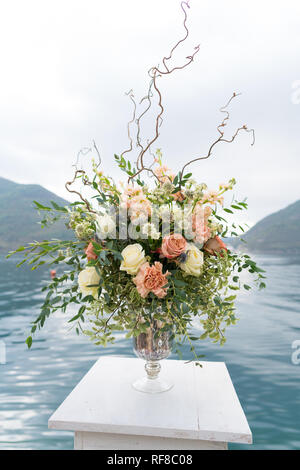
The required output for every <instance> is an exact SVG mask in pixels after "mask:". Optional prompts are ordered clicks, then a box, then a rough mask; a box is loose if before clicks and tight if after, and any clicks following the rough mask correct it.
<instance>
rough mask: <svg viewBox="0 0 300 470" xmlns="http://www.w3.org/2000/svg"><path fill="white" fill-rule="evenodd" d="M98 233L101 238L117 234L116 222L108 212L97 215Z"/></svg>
mask: <svg viewBox="0 0 300 470" xmlns="http://www.w3.org/2000/svg"><path fill="white" fill-rule="evenodd" d="M95 221H96V227H97V230H96V233H97V235H98V237H99V238H101V239H103V238H107V237H108V236H109V235H115V231H116V223H115V221H114V219H113V218H112V217H111V216H109V215H108V214H104V215H96V220H95Z"/></svg>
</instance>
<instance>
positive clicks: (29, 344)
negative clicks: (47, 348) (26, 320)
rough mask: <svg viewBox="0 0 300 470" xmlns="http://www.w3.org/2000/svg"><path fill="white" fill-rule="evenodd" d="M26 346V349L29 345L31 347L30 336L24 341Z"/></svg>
mask: <svg viewBox="0 0 300 470" xmlns="http://www.w3.org/2000/svg"><path fill="white" fill-rule="evenodd" d="M26 344H27V346H28V349H30V348H31V345H32V337H31V336H28V338H27V339H26Z"/></svg>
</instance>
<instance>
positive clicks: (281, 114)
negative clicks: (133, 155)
mask: <svg viewBox="0 0 300 470" xmlns="http://www.w3.org/2000/svg"><path fill="white" fill-rule="evenodd" d="M190 5H191V8H190V10H189V22H188V25H189V29H190V38H189V41H188V43H187V45H186V46H185V47H184V48H183V51H179V53H178V55H177V56H176V57H174V59H175V64H176V63H177V61H179V62H180V61H181V60H182V57H184V56H185V55H187V54H188V53H189V52H190V51H192V49H193V47H194V46H195V45H196V44H199V43H200V44H201V50H200V52H199V54H198V55H197V57H196V60H195V62H194V63H193V64H192V65H191V66H190V67H189V68H188V69H185V70H183V71H179V72H176V73H174V74H173V75H172V76H170V77H165V78H163V79H161V82H160V86H161V89H162V92H163V102H164V106H165V114H164V123H163V126H162V128H161V137H160V140H159V142H158V144H157V146H158V147H160V148H162V151H163V154H164V159H165V162H166V164H167V165H168V166H170V167H172V168H173V169H174V171H178V170H179V169H180V168H181V166H182V165H183V164H184V163H185V162H186V161H188V160H190V159H191V158H194V157H195V156H200V155H203V154H205V153H206V152H207V150H208V147H209V145H210V144H211V143H212V141H213V140H215V138H216V136H217V133H216V126H217V125H218V123H219V122H220V113H219V111H218V110H219V108H220V106H222V105H223V104H225V103H226V102H227V100H228V98H229V97H230V96H231V95H232V92H234V91H235V92H241V93H242V95H241V96H240V97H239V98H237V99H236V101H235V102H234V103H233V105H232V107H231V117H232V119H231V123H230V125H229V126H228V128H227V132H228V136H229V137H231V135H232V133H233V132H234V130H235V128H236V127H238V126H239V125H241V124H245V123H247V124H248V126H249V127H253V128H255V130H256V145H255V146H254V147H251V145H250V144H251V138H250V136H249V135H248V134H243V135H241V136H240V137H239V139H238V140H237V141H236V142H235V143H234V144H230V145H228V144H223V146H222V145H220V146H219V147H218V148H217V149H216V151H215V152H214V155H213V156H212V157H211V159H210V160H207V161H204V162H199V163H196V164H195V165H194V166H192V167H191V169H192V171H193V173H194V175H195V176H197V178H199V180H201V181H206V182H208V184H209V186H210V187H211V188H214V187H215V186H217V185H218V183H219V182H225V181H227V180H228V179H230V178H231V177H232V176H234V177H235V178H236V179H237V181H238V186H237V189H236V194H237V196H240V197H244V196H248V202H249V215H248V219H249V221H250V222H251V223H253V222H256V221H257V220H259V219H260V218H262V217H263V216H265V215H267V214H269V213H270V212H273V211H276V210H278V209H281V208H283V207H285V206H286V205H288V204H290V203H292V202H294V201H295V200H297V199H299V198H300V191H299V179H300V178H299V175H300V143H299V140H300V138H299V135H300V3H299V1H297V0H294V1H292V0H285V1H276V0H272V1H271V0H264V1H261V0H259V1H258V0H252V1H251V2H241V1H240V0H226V2H225V1H220V0H191V2H190ZM182 33H183V29H182V12H181V10H180V2H179V1H177V0H163V1H161V0H127V1H124V0H114V1H106V2H104V1H101V0H79V1H76V0H70V1H68V0H59V1H56V0H51V1H50V0H49V1H48V0H43V1H40V0H26V2H25V1H24V0H19V1H16V0H10V1H9V2H8V1H6V2H2V4H1V16H0V58H1V74H0V83H1V86H0V161H1V164H0V175H1V176H3V177H5V178H9V179H11V180H14V181H17V182H20V183H37V184H41V185H42V186H44V187H46V188H47V189H49V190H51V191H53V192H55V193H57V194H59V195H60V196H62V197H65V198H68V193H67V192H66V191H65V189H64V183H65V181H66V180H70V179H72V163H74V162H75V160H76V154H77V152H78V150H80V149H81V148H82V147H86V146H89V145H91V142H92V140H93V139H95V141H96V142H97V145H98V146H99V148H100V150H101V154H102V157H103V167H104V171H105V172H107V173H109V174H110V175H115V176H116V179H117V180H118V179H119V173H118V172H117V171H116V169H115V167H114V166H113V154H114V153H118V152H121V151H122V150H124V148H126V146H127V138H126V135H127V134H126V132H127V131H126V123H127V121H128V120H129V119H130V118H131V107H130V102H129V100H128V98H127V97H126V96H125V92H126V91H129V90H130V89H131V88H133V89H134V92H135V95H136V97H137V98H141V97H142V96H144V94H145V92H146V90H147V85H148V77H147V70H148V69H149V68H150V67H151V66H153V65H156V64H158V63H159V62H160V60H161V58H162V57H163V56H164V55H166V54H168V52H169V50H170V46H172V45H173V44H174V42H176V41H177V39H179V38H180V37H181V36H182ZM182 54H184V55H182ZM297 81H298V83H297ZM293 87H294V88H293ZM145 132H146V137H151V136H152V132H153V128H151V127H149V126H148V127H146V129H145ZM16 204H17V201H16Z"/></svg>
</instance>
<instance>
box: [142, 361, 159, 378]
mask: <svg viewBox="0 0 300 470" xmlns="http://www.w3.org/2000/svg"><path fill="white" fill-rule="evenodd" d="M160 369H161V365H160V363H159V362H157V361H147V362H146V364H145V370H146V372H147V377H148V379H151V380H155V379H157V377H158V374H159V372H160Z"/></svg>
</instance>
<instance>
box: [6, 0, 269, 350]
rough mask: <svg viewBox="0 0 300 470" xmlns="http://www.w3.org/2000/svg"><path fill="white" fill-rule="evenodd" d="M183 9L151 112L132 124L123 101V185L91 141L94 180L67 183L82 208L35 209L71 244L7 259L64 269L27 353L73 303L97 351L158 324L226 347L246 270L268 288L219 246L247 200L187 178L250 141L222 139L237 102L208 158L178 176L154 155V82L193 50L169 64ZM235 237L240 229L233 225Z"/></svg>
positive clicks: (149, 98) (39, 247)
mask: <svg viewBox="0 0 300 470" xmlns="http://www.w3.org/2000/svg"><path fill="white" fill-rule="evenodd" d="M188 7H189V4H188V2H182V4H181V8H182V10H183V13H184V28H185V31H186V34H185V37H184V38H183V39H181V40H180V41H178V43H177V44H176V45H175V46H174V47H173V49H172V50H171V53H170V55H169V56H167V57H164V58H163V60H162V64H163V65H162V68H159V67H153V68H152V69H151V70H150V72H149V74H150V85H149V89H148V93H147V95H146V96H145V97H144V98H143V99H142V101H141V103H143V102H146V103H147V108H146V110H145V109H144V110H143V112H141V114H139V115H138V116H137V114H136V113H137V104H136V101H135V98H134V95H133V92H130V93H129V98H130V99H131V101H132V102H133V104H134V113H133V118H132V120H131V121H130V122H129V123H128V136H129V140H130V148H129V149H128V150H125V151H123V152H121V153H120V154H119V155H115V157H114V159H115V163H116V165H117V166H118V167H119V168H120V169H121V170H122V171H123V172H124V173H125V174H126V179H127V181H126V182H121V183H117V182H116V181H115V180H114V179H113V178H112V177H111V176H107V175H105V174H104V173H103V171H101V170H100V165H101V157H100V153H99V151H98V148H97V146H96V144H95V143H94V145H93V147H92V148H91V149H90V150H91V151H93V152H94V156H95V157H97V159H98V161H97V160H96V158H95V159H94V160H93V165H92V175H88V173H87V172H86V171H85V170H78V169H77V168H76V171H75V175H74V178H73V180H72V181H70V182H68V183H66V188H67V189H68V191H70V192H71V193H75V194H76V195H77V196H78V201H76V202H73V203H71V204H70V205H69V206H67V207H60V206H58V205H57V204H56V203H53V202H52V203H51V204H52V207H50V206H45V205H42V204H40V203H38V202H36V201H35V206H36V208H37V209H38V211H40V212H41V213H43V214H45V217H44V218H43V220H42V225H43V226H46V225H47V224H49V223H52V222H53V221H56V220H57V219H58V218H60V217H64V218H66V225H67V228H68V229H70V230H71V231H72V233H73V235H72V236H70V237H69V240H67V241H65V240H64V241H59V240H50V241H47V240H45V241H42V242H33V243H30V244H28V245H27V246H23V247H20V248H18V249H17V250H16V251H14V252H11V253H9V255H8V256H11V255H12V254H13V253H20V252H23V254H24V259H23V260H22V261H21V262H20V263H19V265H18V266H20V265H21V264H23V263H24V262H28V263H29V264H30V265H32V269H36V268H37V267H38V266H41V265H44V264H45V263H49V264H51V265H58V264H60V265H62V267H63V270H62V273H61V275H54V276H52V277H53V279H51V281H50V282H49V284H48V285H45V286H44V287H43V291H47V295H46V297H45V300H44V303H43V305H42V307H41V312H40V314H39V316H38V318H37V319H36V320H35V321H34V322H33V324H32V328H31V335H30V336H29V337H28V338H27V340H26V341H27V345H28V347H30V346H31V344H32V334H33V333H34V332H35V331H36V330H37V329H40V328H42V327H43V325H44V323H45V320H46V319H47V318H48V317H49V316H50V315H51V314H52V313H54V312H56V311H57V310H62V311H63V312H66V311H67V308H68V306H69V305H70V304H75V305H77V306H78V312H77V313H76V315H75V316H73V317H72V318H70V319H69V320H68V321H69V322H70V323H72V324H73V325H74V326H75V328H76V331H77V333H80V332H83V333H84V334H86V335H88V336H89V337H90V338H91V340H93V341H94V342H95V343H96V344H99V345H103V346H105V345H106V344H107V343H108V342H112V341H114V339H115V332H116V331H120V330H126V331H127V337H132V336H137V335H139V334H140V333H143V332H146V331H147V329H148V328H149V326H150V324H151V322H153V320H155V321H156V322H157V323H158V324H159V325H160V328H161V329H162V330H164V328H169V327H170V325H172V327H173V331H174V337H175V339H176V343H177V344H178V345H180V344H181V343H182V342H184V341H186V340H187V341H188V342H189V343H190V348H191V351H193V352H195V348H194V346H193V341H195V340H198V339H204V338H207V337H209V338H211V339H212V340H213V341H214V342H219V343H220V344H221V345H222V344H224V342H225V329H226V327H227V326H229V325H234V324H235V323H236V321H237V318H236V315H235V305H234V302H235V299H236V293H237V292H236V291H238V290H239V289H241V288H244V289H246V290H249V289H250V288H251V286H250V285H248V284H245V283H243V282H242V281H241V280H240V274H241V272H242V271H243V270H246V271H248V272H249V273H250V274H252V275H253V276H254V282H255V283H256V284H257V285H258V287H259V288H263V287H265V283H264V271H263V270H262V269H261V268H259V267H258V266H257V264H256V263H255V261H253V260H252V259H251V257H250V256H249V255H248V254H241V253H236V252H234V251H232V250H230V249H229V247H228V246H226V243H225V242H224V239H225V241H226V236H230V237H234V236H238V233H237V228H236V224H234V223H233V224H232V223H231V224H229V223H228V222H227V220H226V219H225V215H226V213H229V214H233V213H234V212H235V211H241V210H244V209H247V203H246V201H245V200H243V201H238V200H236V199H235V198H233V199H232V202H231V203H230V205H229V206H228V207H226V206H225V197H226V195H227V193H228V192H230V191H232V190H233V188H234V185H235V184H236V182H235V180H234V179H231V180H230V181H229V182H228V183H226V184H220V185H219V186H218V188H217V189H216V190H209V189H208V188H207V185H206V184H205V183H203V182H197V181H195V180H194V179H193V175H192V173H191V172H188V171H187V167H188V166H189V165H190V164H192V163H194V162H196V161H199V160H202V159H206V158H209V157H210V156H211V155H212V153H213V149H214V147H215V146H216V145H217V144H219V143H221V142H227V143H229V142H233V141H234V140H235V138H236V137H237V135H238V134H239V133H240V132H242V131H245V132H249V133H251V134H252V135H253V137H254V133H253V131H252V130H249V129H248V128H247V126H241V127H240V128H238V129H237V130H236V132H235V134H234V135H233V136H232V137H231V138H226V137H225V126H226V124H227V121H228V119H229V112H228V107H229V105H230V103H231V101H232V100H233V99H234V98H235V97H236V96H238V95H237V94H235V93H234V94H233V95H232V97H231V99H230V100H229V101H228V103H227V104H226V105H225V106H224V107H223V108H221V112H222V113H224V115H225V117H224V119H223V120H222V122H221V123H220V125H219V126H218V128H217V131H218V137H217V139H216V140H215V141H214V142H213V143H212V144H211V145H210V147H209V150H208V152H207V154H206V155H204V156H200V157H196V158H194V159H193V160H191V161H190V162H188V163H186V164H185V165H184V167H183V168H182V169H181V170H180V171H178V172H176V171H173V170H171V169H170V168H168V166H167V165H165V164H164V163H163V157H162V152H161V150H160V149H157V150H156V152H155V153H153V152H152V147H153V145H154V143H155V142H156V140H157V139H158V137H159V130H160V125H161V120H162V114H163V110H164V109H163V105H162V96H161V92H160V90H159V87H158V79H159V78H161V77H164V76H166V75H169V74H171V73H173V72H174V71H175V70H178V69H183V68H185V67H186V66H188V65H189V64H190V63H191V62H192V61H193V60H194V56H195V55H196V54H197V53H198V51H199V46H197V47H196V48H195V49H194V52H193V54H192V55H191V56H189V57H187V62H186V63H185V64H183V65H181V66H173V67H171V66H170V65H169V61H170V60H171V59H172V56H173V53H174V51H175V49H176V48H177V47H178V46H179V45H180V44H181V43H182V42H183V41H184V40H185V39H186V38H187V37H188V29H187V26H186V19H187V13H186V11H187V8H188ZM154 95H155V96H157V98H158V107H159V111H158V113H157V115H156V118H155V135H154V137H152V138H151V139H150V140H146V142H144V141H142V138H141V120H142V118H143V116H144V115H145V113H146V112H148V111H149V109H150V108H151V106H152V105H153V100H154ZM133 125H135V126H136V127H135V129H136V134H135V137H136V147H137V148H138V149H139V154H138V157H137V159H136V161H135V164H133V163H131V161H130V160H129V159H127V157H125V154H126V153H130V152H132V150H133V138H132V126H133ZM146 155H147V156H148V157H149V155H150V157H151V159H152V162H151V164H148V165H146V163H145V159H146V158H145V157H146ZM144 176H145V177H144ZM76 182H81V183H82V184H83V186H84V187H88V188H89V190H91V191H93V192H94V194H93V195H92V196H91V197H89V198H87V197H84V195H83V194H82V192H79V191H77V190H75V189H73V186H72V185H73V184H74V183H76ZM71 188H72V189H71ZM239 230H240V231H244V228H243V227H242V226H239ZM195 320H198V321H199V322H200V324H201V327H202V331H201V334H200V333H195V331H193V333H192V332H191V331H192V329H193V325H194V321H195Z"/></svg>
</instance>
